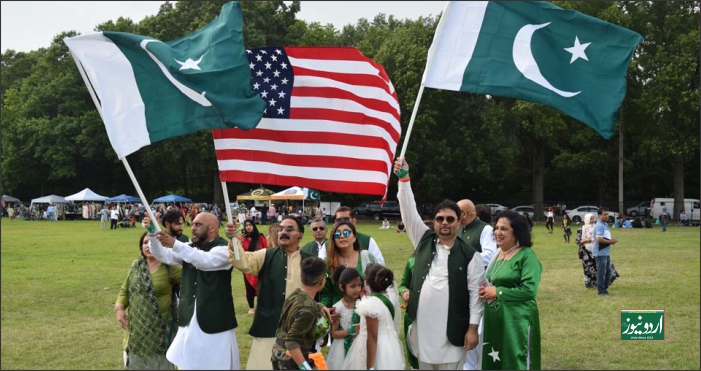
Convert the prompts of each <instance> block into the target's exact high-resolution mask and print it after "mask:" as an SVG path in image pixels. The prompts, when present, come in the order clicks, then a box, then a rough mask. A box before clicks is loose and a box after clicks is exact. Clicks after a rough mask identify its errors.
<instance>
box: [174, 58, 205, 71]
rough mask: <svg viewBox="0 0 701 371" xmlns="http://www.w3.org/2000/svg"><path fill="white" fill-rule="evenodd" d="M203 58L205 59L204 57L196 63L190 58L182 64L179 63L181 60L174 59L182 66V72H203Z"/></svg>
mask: <svg viewBox="0 0 701 371" xmlns="http://www.w3.org/2000/svg"><path fill="white" fill-rule="evenodd" d="M202 58H204V55H203V56H201V57H200V59H198V60H196V61H193V60H192V58H188V59H187V60H186V61H185V62H181V61H179V60H177V59H175V58H173V59H175V61H176V62H178V64H180V66H181V67H180V71H182V70H198V71H202V70H201V69H200V66H199V64H200V62H202Z"/></svg>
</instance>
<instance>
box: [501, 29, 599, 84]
mask: <svg viewBox="0 0 701 371" xmlns="http://www.w3.org/2000/svg"><path fill="white" fill-rule="evenodd" d="M549 24H550V22H548V23H543V24H527V25H525V26H523V27H521V29H520V30H518V33H517V34H516V37H515V38H514V45H513V50H512V51H513V55H512V56H513V59H514V64H516V68H517V69H518V70H519V72H521V74H523V76H524V77H525V78H527V79H529V80H531V81H533V82H535V83H536V84H538V85H540V86H542V87H544V88H546V89H548V90H550V91H552V92H554V93H556V94H558V95H560V96H562V97H565V98H571V97H574V96H576V95H577V94H579V93H581V91H577V92H570V91H564V90H560V89H558V88H556V87H554V86H553V85H552V84H551V83H550V81H548V80H547V79H546V78H545V77H544V76H543V74H542V73H541V72H540V67H538V62H536V60H535V58H534V57H533V52H532V50H531V39H532V37H533V33H535V31H537V30H539V29H541V28H544V27H547V26H548V25H549ZM589 44H591V43H590V42H589V43H586V44H581V43H580V42H579V37H576V36H575V41H574V46H572V47H571V48H564V49H565V50H566V51H567V52H569V53H571V54H572V59H571V60H570V64H572V63H574V62H575V61H576V60H577V59H579V58H581V59H584V60H586V61H588V60H589V59H588V58H587V55H586V54H585V53H584V51H585V49H586V48H587V47H588V46H589Z"/></svg>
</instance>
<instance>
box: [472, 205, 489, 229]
mask: <svg viewBox="0 0 701 371" xmlns="http://www.w3.org/2000/svg"><path fill="white" fill-rule="evenodd" d="M475 213H477V217H478V218H480V220H481V221H483V222H485V223H487V224H492V211H491V209H490V208H489V206H487V205H485V204H477V205H475Z"/></svg>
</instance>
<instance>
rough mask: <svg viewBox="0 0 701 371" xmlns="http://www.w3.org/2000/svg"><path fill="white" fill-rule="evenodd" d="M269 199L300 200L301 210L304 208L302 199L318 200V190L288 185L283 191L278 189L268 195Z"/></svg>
mask: <svg viewBox="0 0 701 371" xmlns="http://www.w3.org/2000/svg"><path fill="white" fill-rule="evenodd" d="M270 200H271V201H273V200H302V210H304V201H305V200H309V201H320V199H319V192H318V191H316V190H313V189H309V188H305V187H297V186H294V187H290V188H287V189H285V190H284V191H280V192H278V193H275V194H273V195H271V196H270Z"/></svg>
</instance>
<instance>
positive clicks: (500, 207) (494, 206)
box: [485, 204, 508, 215]
mask: <svg viewBox="0 0 701 371" xmlns="http://www.w3.org/2000/svg"><path fill="white" fill-rule="evenodd" d="M485 205H487V207H489V209H490V210H491V211H492V215H496V214H497V213H498V212H501V211H504V210H508V207H506V206H504V205H499V204H485Z"/></svg>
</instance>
